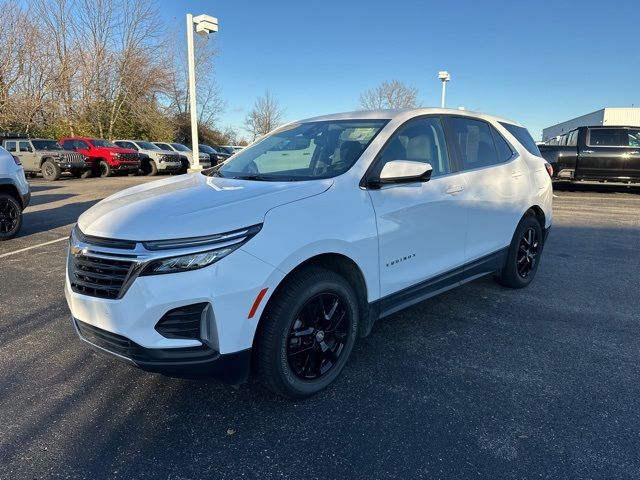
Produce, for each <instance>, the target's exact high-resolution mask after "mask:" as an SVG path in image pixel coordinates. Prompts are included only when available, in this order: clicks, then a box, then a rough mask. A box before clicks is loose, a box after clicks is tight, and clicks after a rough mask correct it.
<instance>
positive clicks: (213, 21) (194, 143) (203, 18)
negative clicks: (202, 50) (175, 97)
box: [187, 13, 218, 171]
mask: <svg viewBox="0 0 640 480" xmlns="http://www.w3.org/2000/svg"><path fill="white" fill-rule="evenodd" d="M194 25H195V27H196V33H198V34H199V35H206V36H208V35H209V34H210V33H214V32H217V31H218V19H217V18H215V17H211V16H209V15H198V16H197V17H194V16H193V15H191V14H190V13H188V14H187V59H188V63H189V110H190V112H191V151H192V152H193V162H192V163H191V171H199V170H202V167H201V166H200V149H199V148H198V112H197V108H196V61H195V52H194V47H193V27H194Z"/></svg>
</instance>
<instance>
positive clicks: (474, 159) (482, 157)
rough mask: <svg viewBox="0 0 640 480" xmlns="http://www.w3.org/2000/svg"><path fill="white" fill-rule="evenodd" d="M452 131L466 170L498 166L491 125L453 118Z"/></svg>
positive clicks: (469, 119) (451, 119) (478, 121)
mask: <svg viewBox="0 0 640 480" xmlns="http://www.w3.org/2000/svg"><path fill="white" fill-rule="evenodd" d="M450 122H451V131H452V135H453V138H454V141H455V142H456V144H457V145H456V146H457V147H458V153H459V156H460V160H461V162H462V168H463V169H464V170H471V169H474V168H482V167H488V166H490V165H496V164H497V163H499V162H498V153H497V152H496V147H495V145H494V143H493V137H492V135H491V130H490V129H489V124H488V123H486V122H483V121H480V120H475V119H472V118H463V117H451V118H450Z"/></svg>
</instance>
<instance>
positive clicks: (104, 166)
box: [98, 160, 113, 178]
mask: <svg viewBox="0 0 640 480" xmlns="http://www.w3.org/2000/svg"><path fill="white" fill-rule="evenodd" d="M98 168H99V169H100V177H102V178H106V177H110V176H111V175H113V171H112V170H111V167H110V166H109V164H108V163H107V162H105V161H104V160H100V164H99V165H98Z"/></svg>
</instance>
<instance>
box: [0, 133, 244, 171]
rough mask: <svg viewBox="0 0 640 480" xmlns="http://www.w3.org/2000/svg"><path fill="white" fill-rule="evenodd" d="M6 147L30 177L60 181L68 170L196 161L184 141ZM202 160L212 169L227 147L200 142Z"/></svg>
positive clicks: (166, 166)
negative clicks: (201, 143) (39, 176)
mask: <svg viewBox="0 0 640 480" xmlns="http://www.w3.org/2000/svg"><path fill="white" fill-rule="evenodd" d="M2 146H3V147H4V148H5V149H6V150H7V151H8V152H9V153H11V154H12V155H14V156H15V157H18V158H19V159H20V162H21V163H22V166H23V167H24V172H25V174H26V175H27V176H29V177H35V176H36V175H38V174H41V175H42V177H43V178H44V179H45V180H58V179H59V178H60V176H61V175H62V174H63V173H65V172H68V173H70V174H71V175H73V176H74V177H76V178H88V177H109V176H111V175H113V174H115V173H124V174H143V175H157V174H158V173H186V172H187V170H188V169H189V168H190V167H191V165H192V164H193V163H194V161H193V152H192V151H191V149H190V148H189V147H187V146H186V145H183V144H181V143H164V142H155V143H153V142H147V141H143V140H128V139H122V140H115V141H114V142H111V141H109V140H104V139H100V138H90V137H63V138H61V139H60V140H59V141H57V140H54V139H41V138H26V137H13V138H5V139H4V140H3V142H2ZM199 148H200V153H199V163H200V165H201V166H202V167H203V168H209V167H211V166H213V165H216V164H218V163H221V162H223V161H225V160H226V159H227V158H229V157H230V156H231V155H232V154H233V153H235V151H234V152H233V153H229V152H228V150H227V149H226V148H223V147H217V146H215V147H214V146H210V145H199Z"/></svg>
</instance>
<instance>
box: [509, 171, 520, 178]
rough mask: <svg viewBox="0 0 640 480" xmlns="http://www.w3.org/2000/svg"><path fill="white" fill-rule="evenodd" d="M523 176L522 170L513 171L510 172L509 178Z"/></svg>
mask: <svg viewBox="0 0 640 480" xmlns="http://www.w3.org/2000/svg"><path fill="white" fill-rule="evenodd" d="M522 175H523V173H522V170H514V171H513V172H511V176H512V177H513V178H519V177H521V176H522Z"/></svg>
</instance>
